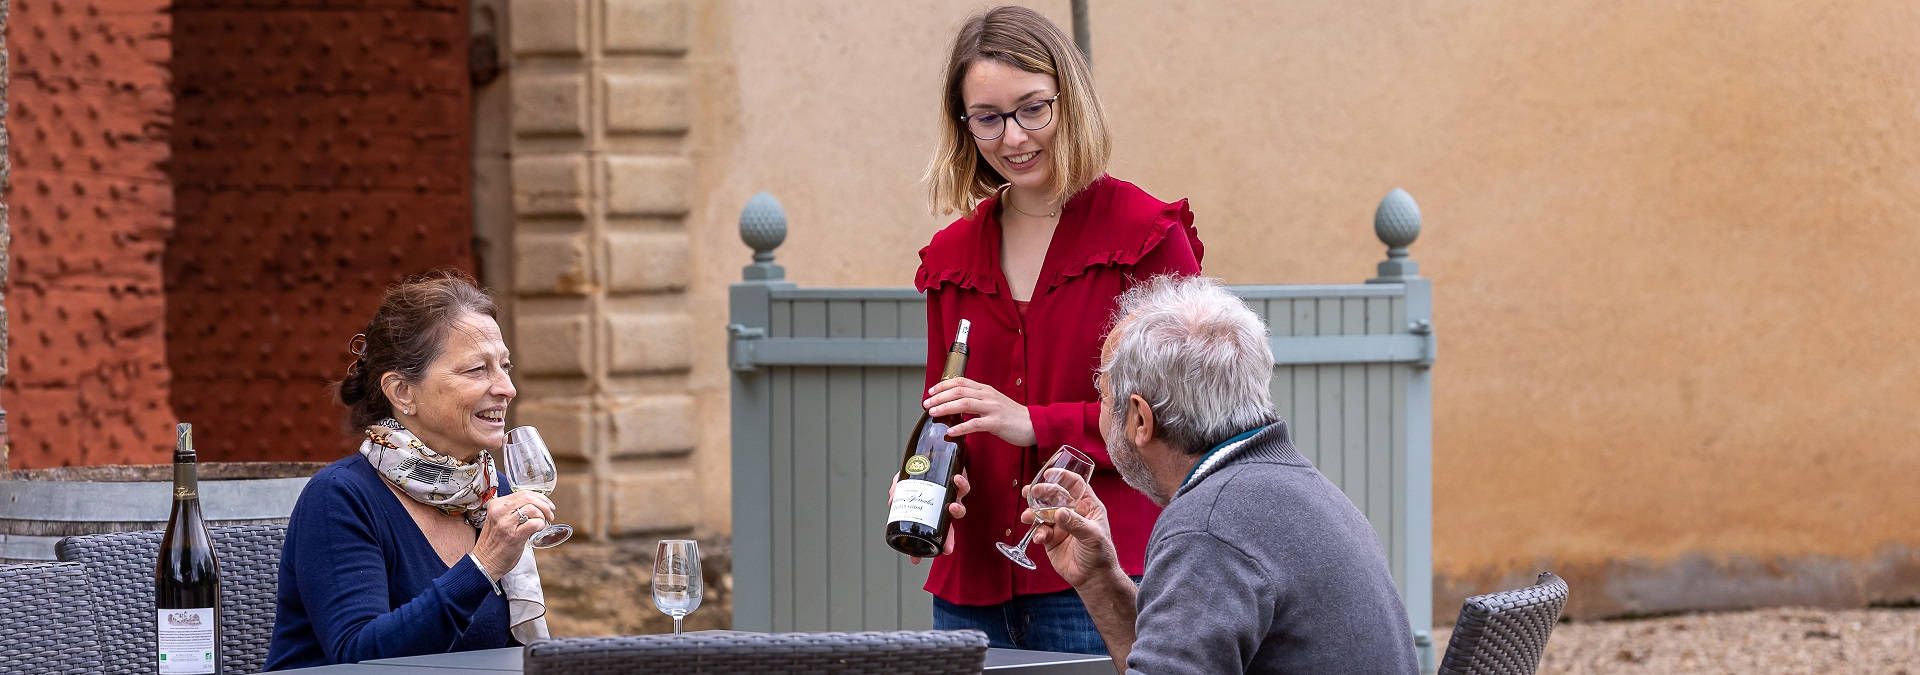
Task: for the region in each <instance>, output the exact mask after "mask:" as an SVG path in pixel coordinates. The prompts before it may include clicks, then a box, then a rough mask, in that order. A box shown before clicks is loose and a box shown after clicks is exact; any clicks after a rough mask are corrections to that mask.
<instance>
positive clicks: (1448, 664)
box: [1440, 572, 1567, 675]
mask: <svg viewBox="0 0 1920 675" xmlns="http://www.w3.org/2000/svg"><path fill="white" fill-rule="evenodd" d="M1566 606H1567V582H1565V581H1563V580H1561V579H1560V577H1557V576H1554V575H1553V573H1552V572H1542V573H1541V574H1540V578H1539V580H1538V581H1537V582H1536V583H1535V584H1534V585H1532V586H1528V587H1526V588H1516V589H1514V590H1511V591H1501V592H1499V593H1488V594H1486V595H1476V596H1473V597H1471V598H1467V602H1466V604H1465V605H1463V606H1461V607H1460V620H1459V621H1458V622H1456V623H1455V624H1454V626H1453V638H1452V639H1450V640H1448V641H1447V654H1446V656H1444V657H1442V658H1441V660H1440V672H1441V673H1442V674H1443V675H1532V673H1533V672H1534V671H1536V670H1538V669H1539V668H1540V655H1541V654H1544V653H1546V650H1547V638H1548V637H1549V636H1551V635H1553V626H1554V624H1555V623H1557V622H1559V621H1560V610H1562V609H1565V608H1566Z"/></svg>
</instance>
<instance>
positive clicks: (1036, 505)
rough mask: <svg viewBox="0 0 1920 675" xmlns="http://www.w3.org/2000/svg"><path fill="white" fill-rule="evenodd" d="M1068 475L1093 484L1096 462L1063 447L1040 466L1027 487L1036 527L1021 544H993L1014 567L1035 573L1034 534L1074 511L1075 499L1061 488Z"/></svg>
mask: <svg viewBox="0 0 1920 675" xmlns="http://www.w3.org/2000/svg"><path fill="white" fill-rule="evenodd" d="M1068 472H1072V473H1076V474H1079V475H1080V477H1081V478H1084V479H1088V480H1092V478H1093V459H1092V458H1090V457H1087V455H1086V453H1083V452H1080V451H1079V450H1077V449H1075V448H1074V447H1073V446H1071V445H1062V446H1060V449H1059V450H1057V451H1055V452H1054V453H1053V456H1052V457H1049V458H1047V462H1046V463H1045V464H1042V465H1040V472H1039V473H1036V474H1034V476H1033V482H1032V483H1028V484H1027V490H1026V492H1027V506H1029V507H1032V508H1033V527H1029V528H1027V535H1026V536H1024V537H1021V538H1020V543H1018V544H1008V543H1005V542H994V544H993V547H994V548H997V549H1000V554H1001V555H1004V556H1006V557H1007V559H1008V560H1012V561H1013V564H1015V565H1019V566H1021V567H1025V568H1027V569H1035V567H1036V566H1035V565H1034V564H1033V559H1032V558H1028V557H1027V544H1028V543H1030V542H1032V541H1033V533H1034V531H1035V530H1038V529H1040V524H1041V523H1051V522H1053V517H1054V512H1055V511H1058V510H1060V509H1069V508H1073V495H1072V494H1071V493H1069V492H1067V489H1066V488H1064V487H1061V486H1060V477H1061V476H1063V475H1066V474H1067V473H1068Z"/></svg>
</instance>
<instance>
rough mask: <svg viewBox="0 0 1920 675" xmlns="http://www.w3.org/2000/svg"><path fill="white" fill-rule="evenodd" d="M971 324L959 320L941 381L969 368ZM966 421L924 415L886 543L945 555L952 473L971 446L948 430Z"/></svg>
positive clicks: (891, 509) (900, 479) (904, 464)
mask: <svg viewBox="0 0 1920 675" xmlns="http://www.w3.org/2000/svg"><path fill="white" fill-rule="evenodd" d="M971 327H972V324H971V323H970V322H968V321H967V320H966V319H961V320H960V329H959V330H958V331H956V332H955V334H954V338H953V346H952V347H949V348H948V349H947V365H946V368H945V369H944V370H942V371H941V374H940V379H941V380H951V379H953V378H956V377H960V375H961V374H962V373H963V372H965V371H966V369H967V331H968V330H969V329H970V328H971ZM960 421H961V419H960V416H959V415H946V416H942V417H930V416H928V415H927V413H925V412H921V413H920V421H919V422H918V423H915V424H914V425H913V435H911V436H908V437H907V452H906V457H904V458H902V459H901V461H900V473H899V475H898V476H896V480H895V482H894V485H893V499H892V501H891V502H890V503H889V504H887V531H886V537H887V545H888V546H891V547H893V550H895V551H899V552H901V553H905V554H907V555H911V556H919V557H922V558H927V557H932V556H936V555H939V554H940V549H941V547H942V546H944V545H945V544H946V542H947V525H948V524H949V521H950V520H952V516H951V515H950V514H948V513H947V505H948V504H951V503H953V498H954V497H955V496H956V495H955V490H954V485H953V477H954V476H957V475H959V474H960V469H961V468H962V467H963V466H964V465H965V460H966V449H965V447H964V446H963V445H962V443H961V442H960V440H959V439H950V438H947V430H948V429H950V428H952V427H953V425H955V424H959V423H960Z"/></svg>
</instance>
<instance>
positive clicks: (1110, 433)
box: [1100, 415, 1172, 507]
mask: <svg viewBox="0 0 1920 675" xmlns="http://www.w3.org/2000/svg"><path fill="white" fill-rule="evenodd" d="M1101 417H1103V418H1105V419H1102V420H1101V422H1100V427H1101V428H1100V431H1101V432H1102V434H1101V435H1103V436H1106V441H1107V456H1109V457H1112V458H1113V468H1115V469H1118V470H1119V471H1120V479H1121V480H1124V481H1126V482H1127V485H1129V486H1131V487H1133V489H1135V490H1139V491H1140V494H1143V495H1146V496H1147V499H1151V500H1153V503H1154V504H1156V505H1159V506H1162V507H1164V506H1166V505H1167V502H1169V501H1172V500H1171V499H1170V498H1168V497H1167V496H1165V495H1161V494H1160V491H1159V488H1158V487H1156V486H1155V485H1154V483H1153V472H1152V471H1150V470H1148V469H1147V462H1146V460H1144V459H1141V457H1140V449H1139V448H1136V447H1134V446H1133V443H1132V441H1130V440H1128V439H1127V437H1126V431H1125V429H1124V428H1123V426H1122V425H1124V424H1125V423H1126V418H1124V417H1119V418H1116V417H1115V416H1113V415H1102V416H1101Z"/></svg>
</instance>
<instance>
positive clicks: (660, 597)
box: [653, 539, 701, 635]
mask: <svg viewBox="0 0 1920 675" xmlns="http://www.w3.org/2000/svg"><path fill="white" fill-rule="evenodd" d="M700 586H701V582H700V544H699V543H698V542H695V541H694V540H692V539H662V540H661V541H660V545H659V547H657V548H656V549H654V553H653V606H654V607H658V608H660V611H662V612H665V613H666V614H667V616H670V617H673V634H674V635H679V634H680V620H681V619H684V618H686V616H687V615H688V614H692V613H693V610H696V609H699V608H700Z"/></svg>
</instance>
